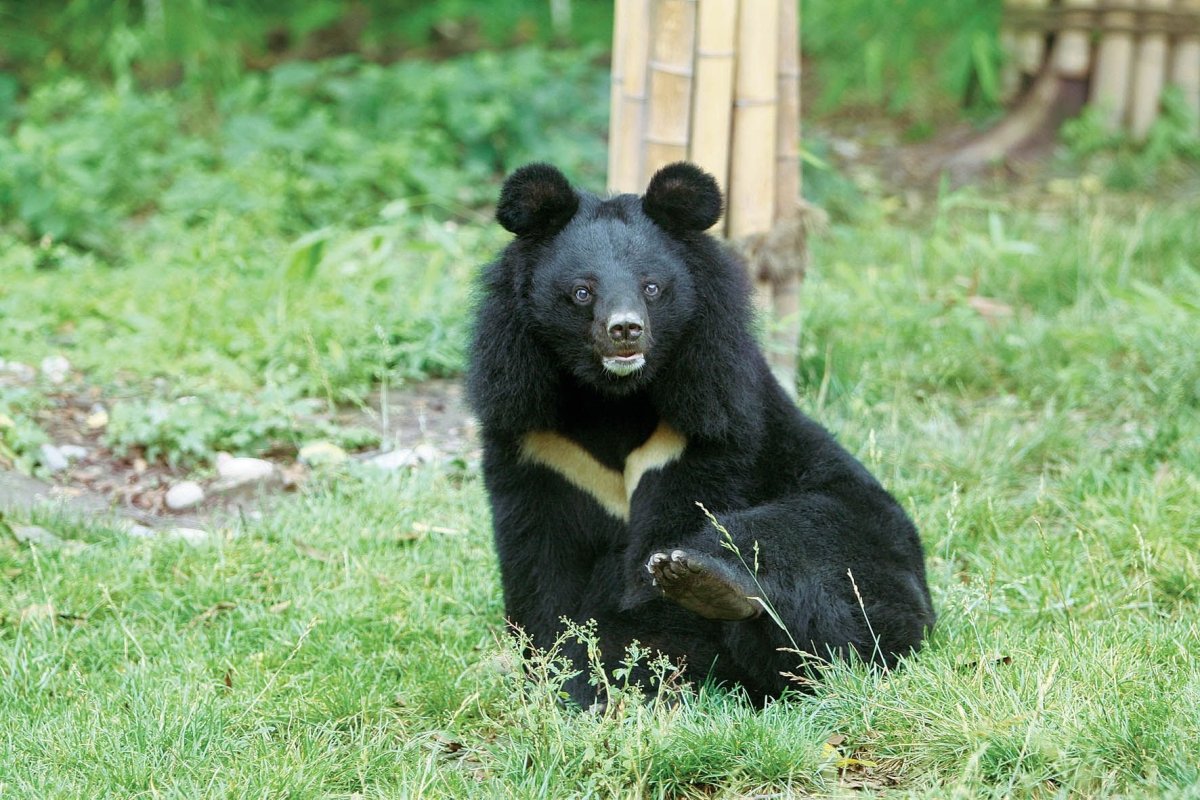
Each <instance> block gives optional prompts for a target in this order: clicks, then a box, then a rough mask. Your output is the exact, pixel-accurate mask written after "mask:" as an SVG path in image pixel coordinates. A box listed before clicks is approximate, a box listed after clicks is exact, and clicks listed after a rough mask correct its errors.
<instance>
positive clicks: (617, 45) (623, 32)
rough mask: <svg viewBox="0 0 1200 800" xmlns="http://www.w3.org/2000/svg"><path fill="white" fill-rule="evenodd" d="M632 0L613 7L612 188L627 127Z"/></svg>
mask: <svg viewBox="0 0 1200 800" xmlns="http://www.w3.org/2000/svg"><path fill="white" fill-rule="evenodd" d="M630 5H631V2H630V0H616V3H615V5H614V10H613V50H612V69H611V76H612V78H611V79H612V85H611V86H610V88H609V97H608V190H609V191H610V192H611V191H614V190H615V188H616V187H615V186H614V185H613V182H614V178H615V176H616V175H617V174H618V173H619V172H620V171H621V169H622V164H621V156H622V155H623V154H624V151H623V150H622V148H621V147H620V146H619V139H620V138H621V132H622V130H624V128H625V104H624V102H623V99H624V96H625V80H626V75H625V67H626V63H625V61H626V58H627V55H626V52H625V51H626V49H627V48H628V47H629V23H630V14H629V6H630Z"/></svg>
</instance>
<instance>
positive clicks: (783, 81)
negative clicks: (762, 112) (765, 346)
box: [767, 0, 807, 394]
mask: <svg viewBox="0 0 1200 800" xmlns="http://www.w3.org/2000/svg"><path fill="white" fill-rule="evenodd" d="M777 91H778V94H779V109H778V117H777V119H776V126H775V130H776V143H775V146H776V148H777V151H776V156H775V170H776V178H775V227H774V231H773V234H774V236H773V237H772V238H773V239H775V242H773V243H772V242H768V243H767V245H768V247H770V245H771V244H775V247H774V248H772V249H775V250H776V252H774V253H772V254H771V261H773V262H774V268H772V264H770V263H768V265H767V267H768V274H769V278H770V280H771V290H772V295H771V300H772V310H773V311H774V316H775V319H774V320H773V325H772V328H771V336H770V345H771V347H770V361H771V364H772V366H773V367H774V369H775V374H776V376H777V377H778V378H779V379H780V383H782V384H783V387H784V388H785V389H786V390H787V391H788V393H789V394H794V393H795V391H796V348H797V346H798V342H799V338H800V279H801V277H802V276H803V275H804V266H805V265H804V258H805V252H806V250H805V248H806V245H807V243H806V241H805V230H804V221H803V220H802V219H801V217H800V11H799V4H798V3H797V2H796V0H779V76H778V79H777Z"/></svg>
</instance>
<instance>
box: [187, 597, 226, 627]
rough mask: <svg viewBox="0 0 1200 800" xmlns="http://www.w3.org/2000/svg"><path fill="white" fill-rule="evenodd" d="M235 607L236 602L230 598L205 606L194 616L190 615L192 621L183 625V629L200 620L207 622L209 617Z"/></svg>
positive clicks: (196, 623) (193, 625) (194, 624)
mask: <svg viewBox="0 0 1200 800" xmlns="http://www.w3.org/2000/svg"><path fill="white" fill-rule="evenodd" d="M235 608H237V603H234V602H232V601H230V600H222V601H221V602H219V603H216V604H215V605H212V606H210V607H209V608H206V609H205V610H204V611H201V612H200V613H199V614H197V615H196V616H195V617H192V621H191V622H189V623H188V624H187V625H185V626H184V630H190V629H191V628H194V627H196V626H197V625H199V624H200V623H202V622H208V621H209V620H210V619H212V618H213V617H215V616H217V615H218V614H220V613H222V612H224V611H231V610H233V609H235Z"/></svg>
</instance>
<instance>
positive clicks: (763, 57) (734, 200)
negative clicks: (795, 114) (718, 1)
mask: <svg viewBox="0 0 1200 800" xmlns="http://www.w3.org/2000/svg"><path fill="white" fill-rule="evenodd" d="M738 23H739V24H738V52H737V66H736V69H737V74H736V77H735V81H734V103H733V142H732V147H731V153H730V165H729V170H730V172H729V227H728V232H729V236H731V237H734V238H737V237H742V236H746V235H748V234H751V233H761V232H762V231H766V230H769V229H770V227H771V222H772V221H773V218H774V210H773V208H772V203H770V202H763V199H764V198H774V196H775V139H776V135H777V134H776V130H775V114H776V110H777V108H776V107H777V104H778V99H777V97H776V92H777V91H778V87H777V84H776V81H777V74H776V71H777V66H776V65H777V63H778V50H779V36H778V34H777V31H778V30H779V3H778V1H777V0H739V2H738Z"/></svg>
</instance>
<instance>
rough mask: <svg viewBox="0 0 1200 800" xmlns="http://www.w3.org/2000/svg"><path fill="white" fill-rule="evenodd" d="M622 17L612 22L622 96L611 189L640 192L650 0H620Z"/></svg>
mask: <svg viewBox="0 0 1200 800" xmlns="http://www.w3.org/2000/svg"><path fill="white" fill-rule="evenodd" d="M617 11H618V12H619V13H621V18H620V20H619V21H617V24H615V25H614V26H613V32H614V37H615V36H617V35H620V36H621V39H622V41H615V40H614V42H613V44H614V49H615V50H619V51H620V55H621V63H620V67H619V71H620V74H621V97H620V100H619V103H618V105H619V106H620V109H619V111H618V110H617V109H616V107H614V110H613V118H614V119H615V121H616V122H615V125H616V128H617V129H616V130H611V129H610V136H609V141H608V146H609V148H611V149H612V150H613V151H614V152H613V153H610V154H609V158H610V161H609V171H608V189H609V191H611V192H633V193H636V192H641V191H642V190H643V189H645V188H646V186H645V183H643V181H642V172H643V170H642V165H643V163H644V156H643V152H642V136H643V134H644V132H645V129H646V93H647V76H646V68H647V65H648V63H649V60H650V59H649V57H650V11H651V9H650V0H621V2H620V4H619V5H618V6H617Z"/></svg>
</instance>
